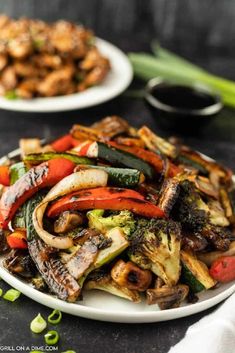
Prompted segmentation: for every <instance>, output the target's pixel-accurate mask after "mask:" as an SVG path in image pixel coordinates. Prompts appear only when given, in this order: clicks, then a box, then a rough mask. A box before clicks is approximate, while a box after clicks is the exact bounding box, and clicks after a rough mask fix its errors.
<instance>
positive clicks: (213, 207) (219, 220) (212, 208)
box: [207, 200, 229, 227]
mask: <svg viewBox="0 0 235 353" xmlns="http://www.w3.org/2000/svg"><path fill="white" fill-rule="evenodd" d="M207 205H208V207H209V220H210V223H211V224H214V225H216V226H220V227H227V226H229V220H228V219H227V218H226V217H225V213H224V209H223V208H222V206H221V204H220V202H219V201H217V200H210V201H209V202H208V203H207Z"/></svg>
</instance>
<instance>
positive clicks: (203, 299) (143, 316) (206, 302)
mask: <svg viewBox="0 0 235 353" xmlns="http://www.w3.org/2000/svg"><path fill="white" fill-rule="evenodd" d="M18 155H19V149H17V150H14V151H12V152H10V153H9V154H8V155H7V156H4V157H2V158H1V159H0V164H2V163H4V162H5V159H6V158H15V157H16V156H18ZM203 156H204V157H207V156H205V155H203ZM207 158H208V159H209V157H207ZM210 160H211V159H210ZM233 181H234V182H235V176H234V177H233ZM3 259H4V256H2V257H0V278H2V279H3V280H4V281H5V282H7V283H8V284H9V285H11V286H12V287H14V288H16V289H18V290H19V291H21V292H22V293H23V294H25V295H26V296H27V297H29V298H31V299H33V300H35V301H36V302H38V303H40V304H43V305H45V306H48V307H50V308H52V309H58V310H61V311H63V312H65V313H68V314H71V315H75V316H81V317H85V318H88V319H93V320H101V321H110V322H121V323H143V322H158V321H166V320H173V319H177V318H180V317H184V316H189V315H192V314H196V313H199V312H201V311H203V310H206V309H209V308H211V307H212V306H214V305H216V304H218V303H220V302H221V301H223V300H224V299H226V298H228V297H229V296H230V295H231V294H232V293H234V292H235V281H233V282H230V283H227V284H221V285H220V287H218V288H216V289H213V290H208V291H205V292H202V293H200V294H198V297H199V301H198V302H197V303H195V304H187V303H184V304H183V305H182V306H181V307H179V308H175V309H168V310H159V308H158V306H157V305H147V304H146V302H145V300H144V298H143V300H142V302H141V303H139V304H135V303H132V302H129V301H127V300H124V299H121V298H118V297H116V296H113V295H111V294H109V293H105V292H102V291H98V290H92V291H88V292H86V291H85V292H84V293H83V300H82V301H80V302H77V303H67V302H64V301H62V300H60V299H57V298H56V297H55V296H53V295H51V294H45V293H42V292H40V291H38V290H36V289H34V288H33V287H32V286H31V285H30V284H28V283H27V282H25V281H23V280H21V279H19V278H17V277H15V276H13V274H11V273H10V272H9V271H8V270H7V269H5V268H4V266H3V264H2V261H3Z"/></svg>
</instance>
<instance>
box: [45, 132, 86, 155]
mask: <svg viewBox="0 0 235 353" xmlns="http://www.w3.org/2000/svg"><path fill="white" fill-rule="evenodd" d="M78 143H79V142H78V141H77V140H76V139H74V138H73V137H72V135H70V134H67V135H64V136H62V137H60V138H58V139H57V140H55V141H53V142H52V143H51V144H50V146H51V147H52V149H53V150H54V151H56V152H65V151H68V150H69V149H71V148H72V147H75V146H77V144H78Z"/></svg>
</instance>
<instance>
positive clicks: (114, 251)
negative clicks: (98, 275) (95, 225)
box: [94, 227, 129, 268]
mask: <svg viewBox="0 0 235 353" xmlns="http://www.w3.org/2000/svg"><path fill="white" fill-rule="evenodd" d="M106 238H107V241H108V242H110V244H111V245H110V246H109V247H107V248H105V249H101V250H100V251H99V253H98V256H97V258H96V260H95V263H94V268H99V267H101V266H103V265H105V264H107V263H108V262H110V261H112V260H113V259H114V258H115V257H116V256H118V255H119V254H121V253H122V252H123V251H124V250H125V249H126V248H127V247H128V246H129V242H128V241H127V240H126V238H125V235H124V233H123V231H122V230H121V229H120V228H118V227H116V228H113V229H111V230H109V231H108V232H107V233H106Z"/></svg>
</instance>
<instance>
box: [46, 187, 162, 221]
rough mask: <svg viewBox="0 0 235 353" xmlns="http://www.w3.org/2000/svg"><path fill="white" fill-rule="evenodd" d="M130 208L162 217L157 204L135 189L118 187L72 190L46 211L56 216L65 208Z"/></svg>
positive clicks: (143, 213) (51, 215)
mask: <svg viewBox="0 0 235 353" xmlns="http://www.w3.org/2000/svg"><path fill="white" fill-rule="evenodd" d="M93 208H101V209H104V210H126V209H127V210H130V211H132V212H134V213H136V214H139V215H142V216H145V217H164V212H163V211H162V210H161V209H160V208H159V207H157V206H155V205H153V204H151V203H150V202H148V201H145V200H144V198H143V196H142V195H141V194H139V193H137V192H136V191H133V190H128V189H120V188H96V189H90V190H85V191H78V192H74V193H72V194H70V195H67V196H65V197H62V198H61V199H60V200H58V201H56V202H55V203H54V204H53V205H52V206H50V207H49V209H48V211H47V215H48V217H56V216H57V215H59V214H60V213H61V212H64V211H67V210H87V209H93Z"/></svg>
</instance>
